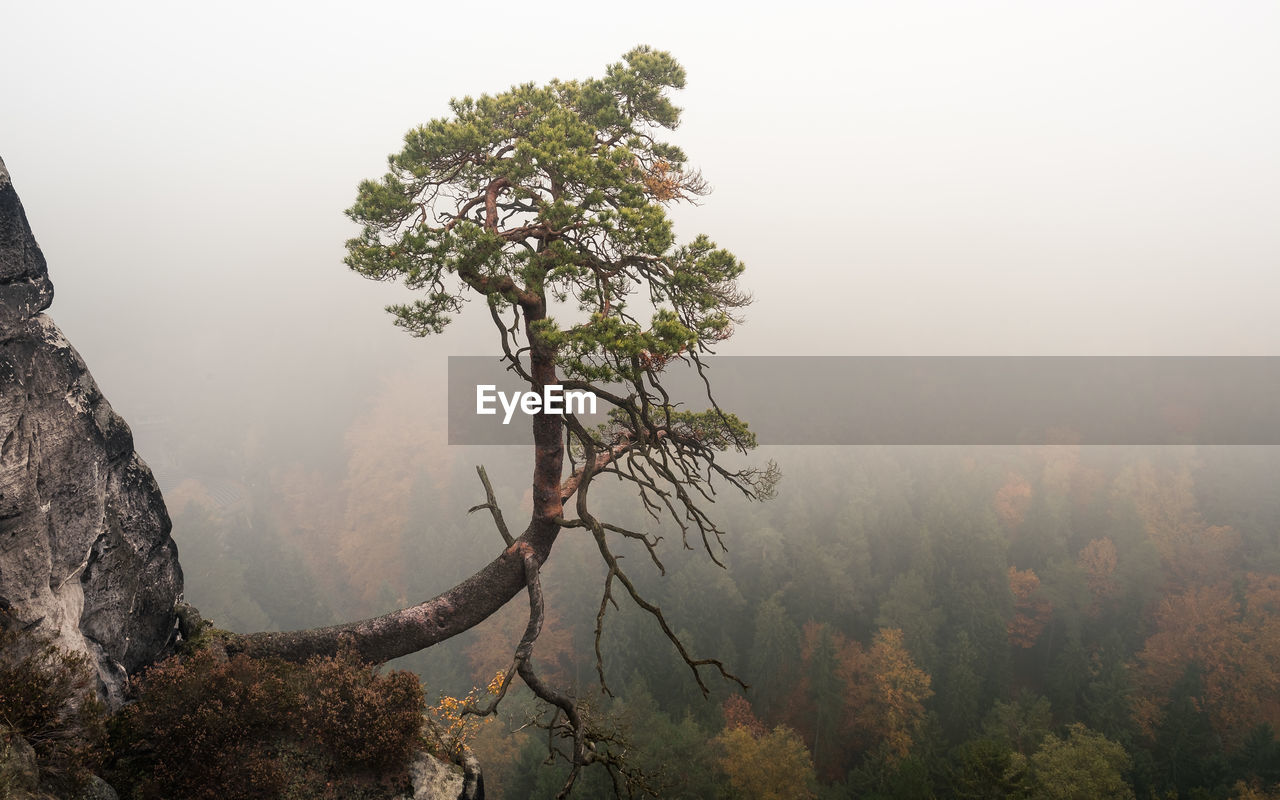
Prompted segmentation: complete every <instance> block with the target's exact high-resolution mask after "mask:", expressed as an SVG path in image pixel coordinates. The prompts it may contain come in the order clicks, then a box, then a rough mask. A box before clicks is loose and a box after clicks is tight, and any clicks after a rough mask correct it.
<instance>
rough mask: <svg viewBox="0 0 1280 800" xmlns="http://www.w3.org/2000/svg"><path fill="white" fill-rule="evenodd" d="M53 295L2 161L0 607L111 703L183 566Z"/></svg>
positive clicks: (172, 595) (121, 428)
mask: <svg viewBox="0 0 1280 800" xmlns="http://www.w3.org/2000/svg"><path fill="white" fill-rule="evenodd" d="M52 301H53V285H52V284H51V283H50V281H49V276H48V271H47V268H46V266H45V260H44V256H43V255H42V254H41V252H40V248H39V246H38V245H37V244H36V241H35V238H34V237H33V236H32V233H31V229H30V226H29V225H28V224H27V218H26V214H25V213H24V211H23V209H22V203H21V202H20V201H19V200H18V196H17V194H16V192H15V191H14V188H13V184H12V181H11V180H10V177H9V173H8V170H7V169H6V168H5V166H4V162H3V161H0V608H2V607H4V606H6V605H7V606H8V609H9V610H8V615H9V617H10V618H11V619H12V620H14V621H16V622H17V623H19V624H23V625H30V626H33V627H35V628H36V629H38V630H42V631H44V632H46V633H48V634H50V635H52V636H53V637H54V638H55V639H56V640H57V641H58V643H59V644H61V645H62V646H63V647H64V648H66V649H68V650H71V651H74V652H79V653H83V654H85V655H86V656H87V657H88V658H89V659H90V662H91V663H92V664H93V665H94V666H95V667H96V668H97V671H98V675H99V677H100V678H101V680H102V689H103V692H104V694H105V696H106V698H107V700H108V702H109V703H110V704H111V705H113V706H114V705H117V704H118V703H119V702H120V700H121V692H122V688H123V686H124V683H125V680H126V678H127V676H128V675H129V674H131V673H133V672H135V671H136V670H138V669H139V668H141V667H143V666H145V665H147V664H149V663H151V662H152V661H153V660H154V659H155V658H156V657H157V656H159V655H160V654H161V653H162V652H163V650H164V648H165V646H166V644H167V643H168V641H169V638H170V634H171V633H172V631H173V629H174V603H175V601H176V600H177V598H178V595H179V594H180V592H181V591H182V570H181V568H180V567H179V566H178V552H177V547H176V546H175V545H174V543H173V539H172V538H171V537H170V536H169V531H170V522H169V515H168V512H166V510H165V507H164V501H163V500H162V499H161V497H160V489H159V487H158V486H157V485H156V482H155V478H154V477H152V474H151V470H150V469H148V468H147V465H146V464H145V463H143V461H142V459H141V458H139V457H138V454H137V453H135V452H134V449H133V435H132V433H131V432H130V431H129V426H128V425H126V424H125V422H124V420H122V419H121V418H120V417H119V415H117V414H116V413H115V412H114V411H112V410H111V406H110V404H108V403H107V401H106V398H104V397H103V396H102V393H101V392H100V391H99V390H98V386H97V384H96V383H94V380H93V378H92V376H90V374H89V370H88V368H87V367H86V366H85V364H84V361H82V360H81V358H80V355H79V354H78V353H76V351H75V349H74V348H73V347H72V346H71V344H70V343H69V342H68V341H67V340H66V338H65V337H64V336H63V335H62V332H61V331H59V330H58V327H57V325H55V324H54V323H53V320H51V319H50V318H49V317H47V316H45V315H44V314H43V313H41V312H42V311H44V310H45V309H46V308H48V307H49V305H50V303H51V302H52Z"/></svg>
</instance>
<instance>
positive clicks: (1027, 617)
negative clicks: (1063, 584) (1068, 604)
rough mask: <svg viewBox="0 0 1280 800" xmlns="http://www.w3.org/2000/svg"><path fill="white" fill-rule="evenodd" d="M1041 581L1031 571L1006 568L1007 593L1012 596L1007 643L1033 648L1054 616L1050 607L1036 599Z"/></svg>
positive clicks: (1042, 599)
mask: <svg viewBox="0 0 1280 800" xmlns="http://www.w3.org/2000/svg"><path fill="white" fill-rule="evenodd" d="M1039 590H1040V577H1039V576H1038V575H1036V573H1035V571H1034V570H1030V569H1022V570H1020V569H1018V568H1017V567H1009V591H1011V592H1013V619H1011V620H1009V626H1008V631H1009V643H1010V644H1012V645H1014V646H1015V647H1033V646H1035V643H1036V639H1038V638H1039V637H1040V633H1041V632H1042V631H1044V626H1045V625H1047V624H1048V623H1049V617H1050V616H1051V615H1052V614H1053V605H1052V604H1051V603H1050V602H1049V601H1048V600H1045V599H1044V598H1043V597H1040V596H1039V595H1038V592H1039Z"/></svg>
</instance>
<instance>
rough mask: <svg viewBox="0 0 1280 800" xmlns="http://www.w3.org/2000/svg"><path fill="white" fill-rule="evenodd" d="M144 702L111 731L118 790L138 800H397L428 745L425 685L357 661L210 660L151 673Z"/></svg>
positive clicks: (206, 653)
mask: <svg viewBox="0 0 1280 800" xmlns="http://www.w3.org/2000/svg"><path fill="white" fill-rule="evenodd" d="M138 694H139V699H138V701H137V702H136V703H135V704H133V705H130V706H128V707H126V708H125V709H124V710H123V711H121V713H120V714H119V717H118V720H117V724H116V725H115V726H114V732H113V737H114V740H115V741H114V744H115V750H116V752H117V753H118V759H117V762H116V770H115V774H114V775H113V777H114V779H115V781H114V782H115V783H116V784H117V788H119V789H120V790H121V796H122V797H125V796H132V797H134V798H137V799H138V800H149V799H150V798H157V799H158V798H173V797H184V798H191V800H203V799H204V798H207V799H208V800H237V799H239V798H244V799H245V800H248V798H304V797H305V798H335V799H336V798H367V799H368V800H373V799H374V798H385V797H391V796H393V795H396V794H399V793H402V792H403V791H404V790H405V789H406V788H408V786H409V781H408V763H409V760H410V758H411V757H412V755H413V753H414V752H415V751H416V750H418V749H420V748H421V746H422V719H423V718H422V713H423V704H424V698H423V692H422V687H421V685H420V684H419V683H418V679H417V678H416V677H415V676H413V675H412V674H410V673H407V672H389V673H387V674H385V675H380V674H378V673H377V672H376V671H375V670H374V669H373V668H371V667H368V666H365V665H363V664H360V663H359V662H357V661H356V660H354V659H352V658H349V657H337V658H315V659H312V660H311V661H309V662H307V663H306V664H303V665H298V664H289V663H285V662H282V661H277V660H273V659H251V658H248V657H246V656H242V655H241V656H235V657H233V658H231V659H229V660H227V659H224V658H219V657H218V656H217V655H216V654H215V651H214V650H213V649H206V650H202V651H199V652H197V653H195V654H193V655H190V656H186V657H181V658H173V659H170V660H168V661H165V662H163V663H161V664H158V665H156V666H155V667H153V668H151V669H150V670H148V671H147V672H146V674H145V676H144V678H143V680H142V681H141V684H140V686H139V693H138Z"/></svg>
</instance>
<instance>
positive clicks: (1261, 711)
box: [1134, 574, 1280, 742]
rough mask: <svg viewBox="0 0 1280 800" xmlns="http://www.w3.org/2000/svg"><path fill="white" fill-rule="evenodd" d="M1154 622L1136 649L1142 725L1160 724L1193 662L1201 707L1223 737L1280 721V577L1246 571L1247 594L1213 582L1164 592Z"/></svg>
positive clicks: (1151, 728) (1234, 737)
mask: <svg viewBox="0 0 1280 800" xmlns="http://www.w3.org/2000/svg"><path fill="white" fill-rule="evenodd" d="M1155 623H1156V631H1155V633H1154V634H1152V635H1151V636H1150V637H1149V638H1148V639H1147V641H1146V643H1145V644H1144V646H1143V649H1142V651H1141V652H1140V653H1139V654H1138V664H1139V671H1138V675H1139V685H1140V687H1141V692H1140V694H1139V696H1138V698H1137V700H1136V701H1135V704H1134V713H1135V717H1136V719H1137V721H1138V723H1139V724H1140V725H1141V727H1142V728H1143V730H1144V731H1146V732H1147V733H1151V732H1153V731H1154V729H1155V727H1156V726H1157V725H1158V724H1159V722H1160V720H1161V719H1162V717H1163V709H1164V707H1165V705H1166V704H1167V703H1168V701H1169V697H1170V692H1171V691H1172V690H1173V688H1174V686H1175V684H1177V682H1178V681H1179V679H1181V678H1182V676H1183V675H1184V674H1186V671H1187V669H1188V667H1195V668H1198V670H1199V672H1200V676H1201V684H1202V691H1201V696H1200V698H1199V703H1200V706H1201V708H1202V709H1203V710H1204V711H1205V713H1206V714H1207V715H1208V717H1209V720H1210V723H1211V724H1212V725H1213V728H1214V730H1215V731H1216V732H1217V733H1218V734H1219V735H1220V736H1221V737H1222V738H1223V739H1224V740H1225V741H1228V742H1238V741H1239V740H1240V738H1241V737H1243V736H1244V735H1245V734H1246V733H1247V732H1248V731H1249V730H1250V729H1251V728H1253V727H1254V726H1256V725H1258V724H1260V723H1263V722H1267V723H1270V724H1271V725H1273V726H1275V725H1280V576H1274V575H1253V574H1250V575H1248V576H1246V578H1245V581H1244V591H1243V594H1242V596H1238V595H1237V594H1236V593H1235V592H1233V591H1232V589H1231V588H1230V587H1228V586H1225V585H1215V586H1200V587H1195V588H1192V589H1188V590H1186V591H1184V592H1182V593H1180V594H1176V595H1172V596H1169V597H1166V598H1164V599H1163V600H1162V601H1161V603H1160V605H1159V608H1157V610H1156V615H1155Z"/></svg>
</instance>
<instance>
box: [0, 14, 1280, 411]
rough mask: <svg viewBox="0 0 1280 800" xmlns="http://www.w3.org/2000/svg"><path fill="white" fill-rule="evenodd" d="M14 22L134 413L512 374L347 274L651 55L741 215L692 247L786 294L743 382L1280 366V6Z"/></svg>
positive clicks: (59, 239)
mask: <svg viewBox="0 0 1280 800" xmlns="http://www.w3.org/2000/svg"><path fill="white" fill-rule="evenodd" d="M3 19H4V28H3V39H4V46H3V48H4V54H5V57H4V62H5V78H6V80H5V82H4V83H5V89H4V93H5V97H4V101H3V104H0V108H2V109H3V110H2V111H0V156H3V158H4V159H5V161H6V163H7V164H8V167H9V170H10V172H11V173H12V176H13V181H14V185H15V187H16V188H17V190H18V192H19V195H20V196H21V197H22V199H23V201H24V203H25V205H26V209H27V214H28V216H29V218H30V220H31V224H32V226H33V228H34V230H35V234H36V237H37V238H38V240H39V241H40V243H41V245H42V246H43V248H44V251H45V253H46V255H47V257H48V260H49V265H50V271H51V274H52V277H53V280H54V283H55V286H56V289H57V297H56V300H55V303H54V306H53V309H52V315H53V317H54V319H55V320H56V321H57V322H58V323H59V324H60V325H61V326H62V328H63V329H64V331H65V332H66V333H67V335H68V336H69V337H70V339H71V340H72V342H73V343H75V344H76V346H77V347H78V348H79V349H80V351H81V352H82V354H83V355H84V356H85V358H86V360H87V361H88V362H89V364H90V366H91V368H92V369H93V370H94V373H95V375H96V376H97V377H98V379H99V382H100V383H101V384H102V385H103V388H104V389H105V390H106V391H107V394H108V396H109V397H111V398H112V399H113V401H114V402H115V403H116V405H117V407H120V410H121V411H122V412H124V413H125V415H126V417H129V416H130V413H129V412H130V409H131V408H137V409H140V410H139V411H135V412H134V413H141V409H142V407H143V406H144V405H148V404H151V405H158V406H161V407H163V406H165V405H166V404H169V403H173V402H178V401H179V400H180V398H181V396H182V395H181V392H183V391H187V392H191V391H198V392H201V393H205V394H208V393H212V395H210V399H212V400H214V401H215V402H216V401H217V399H218V397H219V395H218V393H219V392H223V391H238V392H240V393H241V394H246V393H247V394H252V392H253V391H258V390H254V389H251V388H246V385H248V386H262V387H265V388H263V389H260V390H261V391H271V392H279V391H282V388H281V387H289V386H295V387H299V389H298V390H299V393H300V396H303V397H304V398H305V399H307V400H308V402H320V403H323V402H324V400H323V396H322V395H323V393H324V392H326V391H330V390H331V389H332V387H333V386H336V385H338V384H339V383H341V382H344V381H350V380H357V379H358V378H359V376H360V375H361V374H362V373H361V372H360V370H361V369H362V368H366V367H367V366H368V364H370V363H373V362H374V361H377V360H378V358H375V354H376V355H377V356H379V357H382V356H386V357H392V358H396V359H417V358H421V359H435V358H440V357H441V355H442V354H443V353H445V352H470V353H486V352H490V351H491V350H492V349H493V348H492V344H491V342H490V340H489V336H488V331H487V329H486V327H485V326H487V325H488V324H489V323H488V321H487V319H484V320H480V321H479V323H478V324H476V325H474V326H473V325H470V324H468V323H466V322H463V323H461V324H459V325H457V326H455V328H453V329H450V331H449V332H448V333H447V334H446V337H445V339H444V340H443V341H442V342H441V343H438V344H432V345H428V344H425V343H423V342H417V341H414V340H411V339H410V338H409V337H407V336H406V335H405V334H403V333H401V332H400V331H398V330H396V329H393V328H392V326H391V324H390V318H389V317H388V316H386V315H385V313H384V312H382V311H381V307H382V306H383V305H384V304H385V303H386V302H388V300H390V299H391V298H393V297H395V296H397V295H396V292H395V291H394V290H393V289H391V288H390V287H387V286H381V285H378V284H374V283H371V282H368V281H366V280H364V279H362V278H360V277H358V276H356V275H355V274H354V273H350V272H349V271H348V270H347V269H346V268H345V267H344V266H343V264H342V255H343V242H344V240H345V239H346V238H347V237H349V236H350V235H352V233H353V226H352V225H351V223H349V222H348V221H347V220H346V219H345V217H344V216H343V215H342V210H343V209H344V208H346V207H347V206H348V205H350V203H351V201H352V200H353V198H354V192H355V187H356V184H357V183H358V182H359V181H360V180H361V179H362V178H366V177H376V176H378V175H380V174H381V173H382V171H383V168H384V166H385V157H386V155H387V153H389V152H392V151H394V150H397V149H399V145H400V141H401V137H402V136H403V134H404V132H405V131H406V130H407V129H408V128H410V127H412V126H414V125H417V124H420V123H422V122H425V121H427V120H428V119H430V118H433V117H437V116H441V115H443V114H445V113H446V112H447V106H446V104H447V101H448V100H449V98H450V97H453V96H457V95H463V94H479V93H481V92H486V91H487V92H498V91H502V90H504V89H506V88H508V87H509V86H510V85H511V84H513V83H518V82H524V81H530V80H533V81H544V80H547V79H550V78H552V77H561V78H578V77H587V76H592V75H598V74H600V73H601V72H602V71H603V69H604V67H605V65H606V64H608V63H610V62H612V61H615V60H617V59H618V58H619V57H620V56H621V54H622V53H624V52H625V51H626V50H628V49H630V48H631V47H632V46H634V45H636V44H639V43H647V44H651V45H653V46H655V47H658V48H661V49H666V50H669V51H671V52H672V53H673V54H674V55H675V56H676V57H677V58H678V59H679V60H680V61H681V62H682V63H683V64H684V66H685V67H686V69H687V71H688V75H689V82H688V88H687V89H686V90H685V91H683V92H681V93H679V94H678V95H677V98H676V99H677V103H678V104H679V105H681V106H682V107H683V108H684V109H685V115H684V122H683V124H682V126H681V127H680V129H679V130H677V131H676V132H675V133H674V134H672V137H671V138H672V139H673V140H674V141H675V142H676V143H678V144H680V145H681V146H683V147H684V149H685V150H686V152H687V153H688V154H689V155H690V158H691V160H692V162H693V163H694V164H695V165H697V166H699V167H700V168H701V169H702V170H703V172H704V174H705V175H706V176H707V178H708V179H709V180H710V181H711V183H712V185H713V186H714V188H715V192H714V193H713V194H712V195H711V196H710V197H709V198H707V199H706V200H705V202H703V203H702V205H701V206H700V207H697V208H683V209H681V210H679V211H678V212H677V214H676V219H677V233H678V234H679V235H680V236H681V237H682V238H691V237H692V236H693V235H694V234H696V233H698V232H706V233H708V234H710V235H711V236H712V237H713V238H714V239H715V240H716V241H717V242H718V243H719V244H720V245H722V246H724V247H727V248H729V249H731V250H733V251H734V252H736V253H737V254H738V255H739V256H740V257H741V258H742V259H743V260H744V261H745V262H746V264H747V267H748V272H747V274H746V276H745V282H746V284H747V286H748V287H749V288H750V289H751V290H752V292H753V293H754V294H755V295H756V297H757V302H756V305H755V306H753V307H752V309H750V311H749V314H748V324H747V325H746V326H744V327H743V328H742V329H741V331H740V333H739V335H738V336H737V337H735V340H734V341H733V342H732V343H731V345H730V346H728V347H726V348H724V349H723V351H722V352H726V353H731V354H739V355H753V354H778V353H805V354H927V355H934V354H981V355H1001V354H1156V355H1166V354H1168V355H1184V354H1196V355H1216V354H1223V355H1227V354H1232V355H1234V354H1266V355H1280V313H1277V302H1276V301H1277V296H1278V294H1277V277H1276V275H1277V268H1278V267H1280V144H1278V143H1280V47H1277V42H1280V4H1278V3H1275V2H1272V1H1271V0H1267V1H1266V2H1262V1H1261V0H1259V1H1258V2H1230V1H1229V0H1227V1H1222V0H1219V1H1218V2H1200V3H1183V2H1169V1H1168V0H1162V2H1142V3H1134V2H1116V1H1115V0H1108V1H1107V2H1070V3H1068V2H1026V1H1025V0H1022V1H1020V2H960V1H959V0H950V1H949V2H916V1H915V0H910V1H904V0H895V1H894V2H888V1H886V2H854V3H849V4H841V5H839V6H837V4H835V3H830V4H825V3H823V4H814V3H805V2H787V3H777V4H771V5H768V6H765V5H756V4H750V3H745V4H738V5H736V6H725V5H723V4H717V5H716V6H715V7H713V6H712V4H705V7H703V6H701V5H699V4H695V3H690V2H687V0H686V1H685V2H678V3H677V2H652V1H651V2H646V3H642V4H634V3H631V4H623V3H606V2H598V3H555V2H525V3H519V4H506V3H500V2H498V3H490V4H470V3H449V4H437V3H427V2H414V3H363V4H358V5H357V4H352V3H342V4H338V3H311V4H302V3H295V4H285V3H271V2H267V3H262V2H257V3H252V4H248V3H201V4H187V3H154V4H137V3H112V4H105V3H80V4H67V3H56V2H54V3H30V2H27V3H21V2H9V3H6V8H5V9H4V14H3ZM471 316H474V315H471ZM481 316H484V315H481ZM477 336H478V337H479V338H476V337H477ZM440 369H441V371H442V372H441V374H443V360H442V358H441V360H440ZM273 381H274V383H273ZM231 387H235V388H234V389H233V388H231ZM315 395H321V396H319V397H317V396H315ZM121 398H123V400H121ZM121 406H125V407H121Z"/></svg>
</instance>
